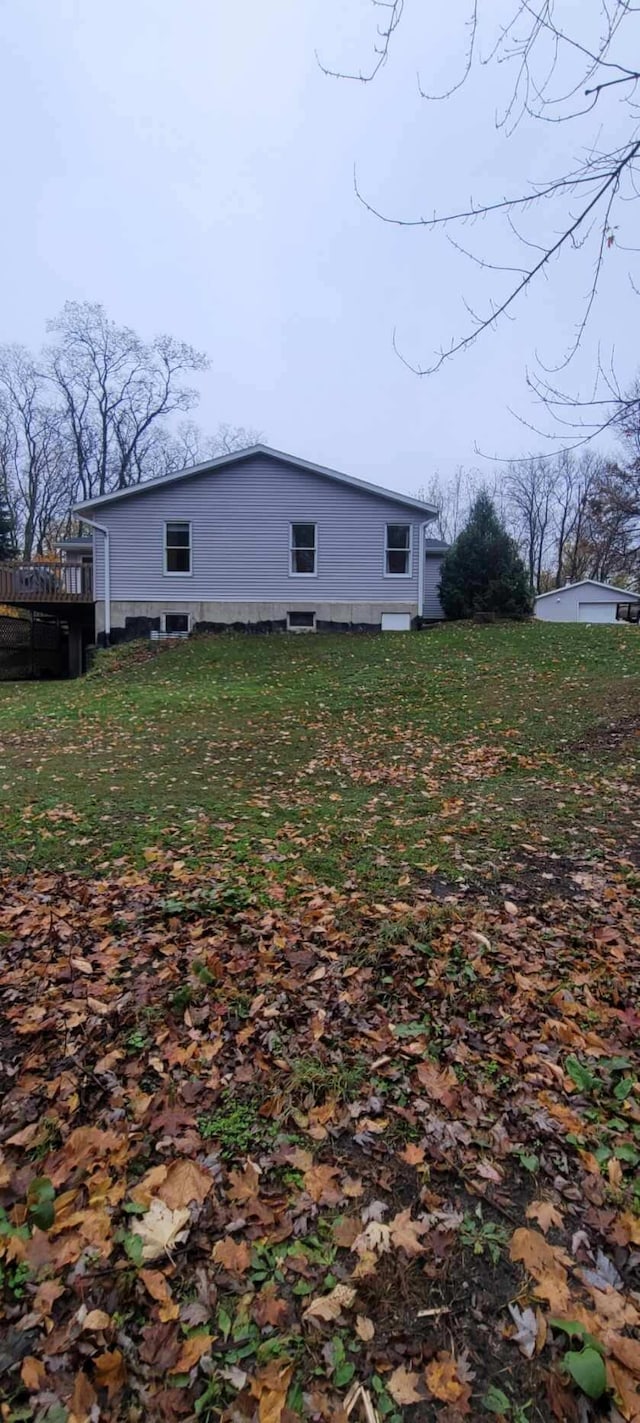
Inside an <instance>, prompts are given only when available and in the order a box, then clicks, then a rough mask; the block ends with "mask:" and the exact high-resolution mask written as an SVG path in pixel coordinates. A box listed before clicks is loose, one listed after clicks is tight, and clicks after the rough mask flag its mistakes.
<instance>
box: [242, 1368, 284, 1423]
mask: <svg viewBox="0 0 640 1423" xmlns="http://www.w3.org/2000/svg"><path fill="white" fill-rule="evenodd" d="M292 1375H293V1364H290V1363H289V1362H288V1360H282V1359H272V1360H271V1363H269V1364H267V1366H266V1368H265V1369H262V1370H261V1372H260V1373H259V1374H257V1375H256V1377H255V1378H254V1379H252V1381H251V1392H252V1394H253V1397H254V1398H257V1399H258V1400H259V1402H258V1419H259V1423H281V1419H282V1414H283V1411H284V1408H285V1404H286V1402H287V1394H288V1392H289V1384H290V1383H291V1378H292Z"/></svg>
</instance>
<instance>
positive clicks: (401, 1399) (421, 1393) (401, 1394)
mask: <svg viewBox="0 0 640 1423" xmlns="http://www.w3.org/2000/svg"><path fill="white" fill-rule="evenodd" d="M386 1385H387V1392H388V1393H390V1394H391V1397H392V1399H393V1401H394V1403H397V1404H399V1405H400V1407H401V1408H402V1407H406V1406H408V1405H409V1404H411V1403H423V1402H424V1399H425V1397H426V1390H425V1388H424V1384H423V1382H422V1379H421V1377H420V1375H419V1374H416V1373H412V1372H411V1370H410V1369H406V1368H405V1367H404V1364H400V1367H399V1368H397V1369H394V1370H393V1373H392V1374H390V1375H389V1378H388V1379H387V1380H386Z"/></svg>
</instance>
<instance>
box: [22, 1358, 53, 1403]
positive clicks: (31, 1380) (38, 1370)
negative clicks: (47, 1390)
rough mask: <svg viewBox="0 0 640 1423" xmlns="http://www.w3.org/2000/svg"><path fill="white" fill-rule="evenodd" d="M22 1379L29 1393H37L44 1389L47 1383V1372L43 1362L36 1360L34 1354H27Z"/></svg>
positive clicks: (23, 1361) (23, 1364)
mask: <svg viewBox="0 0 640 1423" xmlns="http://www.w3.org/2000/svg"><path fill="white" fill-rule="evenodd" d="M20 1378H21V1379H22V1382H23V1384H24V1386H25V1388H27V1389H28V1390H29V1393H37V1392H38V1391H39V1390H40V1389H41V1388H44V1385H45V1383H46V1381H47V1370H46V1369H45V1366H44V1364H43V1363H42V1360H41V1359H36V1358H34V1356H33V1354H27V1356H26V1358H25V1359H23V1360H22V1368H21V1369H20Z"/></svg>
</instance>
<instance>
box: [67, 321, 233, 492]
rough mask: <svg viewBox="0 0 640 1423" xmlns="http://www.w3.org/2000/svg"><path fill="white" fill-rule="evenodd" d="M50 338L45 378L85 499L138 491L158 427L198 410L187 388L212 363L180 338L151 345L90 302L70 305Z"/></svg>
mask: <svg viewBox="0 0 640 1423" xmlns="http://www.w3.org/2000/svg"><path fill="white" fill-rule="evenodd" d="M48 330H49V332H50V333H51V335H52V336H53V337H54V342H53V343H52V344H51V346H50V347H49V348H48V350H47V351H46V353H45V365H44V370H45V373H46V375H47V376H48V379H49V381H50V383H51V386H52V389H53V391H54V392H55V395H56V397H57V399H58V401H59V402H60V404H61V407H62V410H63V412H64V418H65V423H66V428H67V431H68V437H69V444H70V449H71V450H72V453H73V459H74V464H75V471H76V482H77V488H78V493H79V496H80V497H81V498H83V499H90V498H93V497H95V496H97V495H101V494H106V493H108V492H110V491H111V490H116V489H124V488H126V487H127V485H129V484H133V483H136V482H137V481H138V480H139V479H141V478H142V477H143V473H144V452H145V450H146V449H147V448H148V445H149V441H150V436H151V433H152V432H153V431H154V430H155V428H156V426H157V425H158V424H159V423H163V422H165V421H166V420H167V419H168V417H169V416H171V415H174V414H176V412H186V411H188V410H190V409H191V408H192V407H193V406H194V404H195V403H196V401H197V398H198V397H197V392H196V391H195V390H194V389H193V388H192V387H191V386H189V385H185V384H184V383H183V380H184V377H185V375H187V374H191V373H193V372H198V371H203V370H206V367H207V365H208V361H207V358H206V356H204V355H203V354H202V353H201V352H199V351H196V350H194V348H193V347H192V346H188V345H186V344H185V343H184V342H181V341H176V340H174V338H173V337H172V336H158V337H156V338H155V339H154V340H153V341H151V342H149V343H145V342H143V341H142V340H141V339H140V337H139V336H137V335H136V333H135V332H134V331H132V330H131V329H130V328H129V327H127V326H118V325H116V323H115V322H113V321H110V320H109V319H108V317H107V315H106V313H105V311H104V308H103V307H102V306H99V305H97V304H93V303H90V302H67V303H66V305H65V306H64V308H63V310H62V313H61V315H60V316H59V317H57V318H56V319H55V320H54V321H50V322H49V324H48Z"/></svg>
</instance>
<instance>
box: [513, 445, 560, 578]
mask: <svg viewBox="0 0 640 1423" xmlns="http://www.w3.org/2000/svg"><path fill="white" fill-rule="evenodd" d="M504 488H505V493H506V496H507V501H508V509H509V516H510V517H509V522H510V525H511V529H512V532H513V534H514V537H515V539H516V542H517V543H518V545H519V546H520V548H521V550H522V554H523V557H524V559H525V562H526V565H527V570H528V573H529V582H530V584H531V587H532V588H533V590H534V592H536V593H539V592H540V583H541V578H542V574H543V569H544V567H545V559H546V556H547V553H548V552H549V542H550V537H551V533H552V516H553V503H554V494H555V480H554V471H553V470H552V468H551V466H550V465H549V464H548V462H547V461H546V460H545V459H538V458H537V457H536V456H532V457H531V458H530V459H527V460H518V461H517V462H515V463H511V464H509V465H508V466H507V469H506V471H505V476H504Z"/></svg>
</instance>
